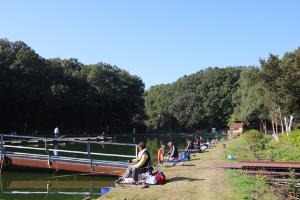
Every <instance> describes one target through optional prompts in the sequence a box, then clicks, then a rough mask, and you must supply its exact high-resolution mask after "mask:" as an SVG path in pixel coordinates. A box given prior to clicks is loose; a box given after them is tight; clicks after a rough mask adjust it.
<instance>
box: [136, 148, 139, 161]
mask: <svg viewBox="0 0 300 200" xmlns="http://www.w3.org/2000/svg"><path fill="white" fill-rule="evenodd" d="M138 149H139V148H138V146H136V147H135V158H137V157H138Z"/></svg>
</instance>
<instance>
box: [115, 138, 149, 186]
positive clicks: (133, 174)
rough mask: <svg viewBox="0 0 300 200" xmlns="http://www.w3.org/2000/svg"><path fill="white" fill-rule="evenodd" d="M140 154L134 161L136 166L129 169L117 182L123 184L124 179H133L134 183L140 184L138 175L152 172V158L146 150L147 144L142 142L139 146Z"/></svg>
mask: <svg viewBox="0 0 300 200" xmlns="http://www.w3.org/2000/svg"><path fill="white" fill-rule="evenodd" d="M138 147H139V154H138V157H137V159H133V160H132V162H133V163H135V164H134V165H132V166H130V167H128V168H127V170H126V173H125V175H124V176H123V177H122V178H120V179H118V180H117V182H121V181H123V180H124V178H133V183H134V184H136V183H138V175H139V174H141V173H145V172H147V171H148V170H151V168H152V166H151V157H150V153H149V152H148V150H147V149H146V148H145V143H143V142H140V143H139V145H138Z"/></svg>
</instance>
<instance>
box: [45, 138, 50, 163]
mask: <svg viewBox="0 0 300 200" xmlns="http://www.w3.org/2000/svg"><path fill="white" fill-rule="evenodd" d="M45 151H46V153H47V154H48V166H49V165H51V160H50V156H51V155H50V153H49V151H48V143H47V138H45Z"/></svg>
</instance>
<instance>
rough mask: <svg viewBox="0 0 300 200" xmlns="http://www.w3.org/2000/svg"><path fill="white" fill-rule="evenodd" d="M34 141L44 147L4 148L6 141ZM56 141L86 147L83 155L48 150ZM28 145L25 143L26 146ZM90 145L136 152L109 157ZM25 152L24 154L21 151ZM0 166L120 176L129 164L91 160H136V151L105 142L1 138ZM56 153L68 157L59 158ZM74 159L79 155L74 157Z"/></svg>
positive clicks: (2, 136)
mask: <svg viewBox="0 0 300 200" xmlns="http://www.w3.org/2000/svg"><path fill="white" fill-rule="evenodd" d="M7 138H8V139H9V140H10V141H14V139H12V138H16V139H19V140H23V139H25V140H27V141H29V140H36V141H43V142H42V143H43V144H44V147H32V146H28V145H27V146H26V145H22V144H14V143H10V144H7V142H6V141H7V140H5V139H7ZM55 141H58V142H65V143H68V142H70V143H81V144H83V145H86V147H87V148H86V149H87V150H86V151H76V150H66V149H58V147H57V148H50V146H51V145H50V144H49V143H53V142H55ZM27 144H28V143H27ZM91 144H105V145H119V146H127V147H128V148H135V155H124V154H110V153H101V152H91ZM24 150H25V151H24ZM0 153H1V154H0V166H1V168H2V167H8V166H24V167H30V168H41V169H50V170H55V171H72V172H80V173H90V174H99V175H110V176H120V175H123V174H124V172H125V170H126V168H127V167H128V166H130V165H131V164H130V163H127V162H122V161H110V160H97V159H94V158H93V156H102V157H103V156H104V157H115V158H116V157H117V158H119V159H123V160H124V159H129V158H136V157H137V153H138V149H137V146H136V145H135V144H125V143H113V142H104V141H101V142H99V141H89V140H88V141H82V140H74V138H73V139H70V138H63V139H56V138H37V137H29V136H11V135H3V134H0ZM58 153H63V154H64V155H66V154H68V155H70V156H58ZM74 155H80V156H78V157H75V156H74Z"/></svg>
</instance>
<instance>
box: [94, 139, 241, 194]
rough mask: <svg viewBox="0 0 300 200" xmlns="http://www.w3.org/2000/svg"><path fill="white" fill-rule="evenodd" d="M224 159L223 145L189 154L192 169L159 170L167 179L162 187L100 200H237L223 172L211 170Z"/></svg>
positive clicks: (135, 190) (170, 168) (129, 190)
mask: <svg viewBox="0 0 300 200" xmlns="http://www.w3.org/2000/svg"><path fill="white" fill-rule="evenodd" d="M223 158H224V152H223V147H222V144H217V145H216V147H214V148H213V149H211V150H209V151H208V152H205V153H198V154H194V155H193V154H192V156H191V161H188V162H187V163H186V164H188V165H192V166H174V167H161V168H155V170H157V169H160V170H162V171H163V172H164V173H165V175H166V178H167V182H166V183H165V184H164V185H161V186H160V185H155V186H150V187H149V188H145V189H136V188H130V189H119V188H118V189H116V190H113V191H112V192H110V193H108V194H106V195H104V196H102V197H100V198H99V199H127V200H131V199H172V200H176V199H178V200H179V199H180V200H182V199H183V200H184V199H187V200H191V199H197V200H198V199H205V200H208V199H213V200H224V199H230V200H232V199H237V198H236V194H235V192H234V188H233V187H232V186H231V185H230V182H229V180H228V178H229V175H228V174H227V173H225V171H224V170H223V169H216V168H213V167H212V165H213V163H214V162H217V161H221V160H222V159H223Z"/></svg>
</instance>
